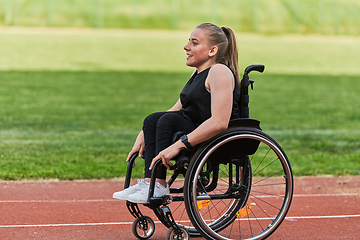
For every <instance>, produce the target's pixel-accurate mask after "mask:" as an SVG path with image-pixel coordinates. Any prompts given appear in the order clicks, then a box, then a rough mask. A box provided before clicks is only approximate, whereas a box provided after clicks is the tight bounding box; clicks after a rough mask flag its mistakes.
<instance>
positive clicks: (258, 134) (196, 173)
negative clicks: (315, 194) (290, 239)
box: [124, 65, 293, 239]
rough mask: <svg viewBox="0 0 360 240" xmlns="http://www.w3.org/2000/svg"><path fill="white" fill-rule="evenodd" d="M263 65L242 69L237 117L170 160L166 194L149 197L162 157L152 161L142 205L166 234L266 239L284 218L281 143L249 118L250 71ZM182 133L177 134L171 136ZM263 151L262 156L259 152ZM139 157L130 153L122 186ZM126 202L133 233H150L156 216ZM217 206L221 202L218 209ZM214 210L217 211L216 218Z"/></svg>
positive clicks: (286, 179) (287, 178) (289, 183)
mask: <svg viewBox="0 0 360 240" xmlns="http://www.w3.org/2000/svg"><path fill="white" fill-rule="evenodd" d="M264 68H265V67H264V65H250V66H248V67H247V68H246V69H245V71H244V75H243V78H242V80H241V86H240V91H241V93H240V101H239V106H240V118H239V119H235V120H231V121H230V123H229V127H228V129H227V130H226V131H224V132H222V133H220V134H218V135H216V136H214V137H213V138H211V139H209V140H207V141H206V142H205V143H203V144H200V145H198V146H196V147H195V148H194V149H192V150H187V149H183V150H182V151H181V153H180V154H179V155H178V156H177V157H176V158H175V159H174V160H176V163H175V164H174V166H173V167H172V170H174V172H173V174H172V176H171V177H170V179H169V181H168V185H169V186H170V195H168V196H163V197H153V195H154V186H155V179H156V173H157V168H158V166H160V164H161V160H158V161H157V162H156V163H155V165H154V167H153V170H152V175H151V181H150V187H149V195H148V202H147V204H144V206H146V207H148V208H150V209H152V210H153V211H154V213H155V215H156V216H157V218H158V219H159V220H160V221H161V222H162V223H163V224H164V225H165V226H166V227H167V228H169V231H168V234H167V239H189V238H190V236H200V235H201V236H203V237H205V238H207V239H265V238H267V237H268V236H270V235H271V234H272V233H273V232H274V231H275V230H276V229H277V228H278V227H279V226H280V224H281V222H282V221H283V220H284V219H285V216H286V214H287V212H288V210H289V208H290V204H291V200H292V195H293V176H292V170H291V166H290V163H289V160H288V159H287V156H286V154H285V152H284V151H283V150H282V148H281V147H280V145H279V144H278V143H277V142H276V141H275V140H274V139H272V138H271V137H270V136H268V135H267V134H265V133H263V132H262V131H261V128H260V122H259V121H258V120H255V119H250V118H249V106H248V104H249V94H248V88H249V86H251V88H252V89H253V83H254V81H252V80H250V79H249V73H250V72H252V71H257V72H260V73H262V72H263V71H264ZM182 134H183V133H176V134H175V135H174V141H175V140H177V139H178V138H179V137H180V136H181V135H182ZM263 153H264V156H263V155H261V156H260V157H258V156H257V155H259V154H263ZM137 157H138V153H135V154H133V155H132V156H131V158H130V161H129V163H128V168H127V174H126V179H125V185H124V189H126V188H128V187H129V186H130V181H131V173H132V166H133V163H134V161H135V159H136V158H137ZM268 157H269V159H270V160H267V159H268ZM180 174H181V175H183V176H184V178H185V180H184V184H183V186H182V187H180V188H175V187H172V185H173V183H174V182H175V180H176V179H177V178H178V176H179V175H180ZM259 176H260V177H259ZM174 194H178V195H174ZM176 202H178V203H179V206H181V205H182V203H184V205H185V209H186V213H187V216H188V218H189V219H188V220H186V221H182V220H181V218H182V216H183V214H184V211H185V210H183V213H182V214H181V217H180V220H175V218H178V217H179V216H178V215H176V216H175V215H174V214H173V213H172V211H171V210H170V207H169V206H168V205H170V204H171V203H176ZM126 205H127V208H128V210H129V212H130V213H131V214H132V215H133V216H134V218H135V221H134V223H133V227H132V231H133V234H134V235H135V236H136V237H137V238H139V239H148V238H150V237H151V236H152V235H153V233H154V231H155V224H154V221H153V220H152V219H151V218H150V217H148V216H144V215H143V214H142V213H141V211H140V208H139V206H138V204H136V203H131V202H128V201H127V202H126ZM218 206H222V207H221V209H220V207H219V209H220V210H219V209H217V207H218ZM210 207H211V209H210ZM178 208H179V207H178ZM222 208H223V210H222ZM175 210H177V208H176V209H175ZM212 215H218V216H217V217H215V219H214V217H213V216H212ZM186 224H188V226H186ZM252 224H253V225H252ZM230 225H231V228H230V230H229V228H228V227H229V226H230ZM234 226H235V227H234Z"/></svg>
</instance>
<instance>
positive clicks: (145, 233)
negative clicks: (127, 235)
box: [132, 216, 155, 239]
mask: <svg viewBox="0 0 360 240" xmlns="http://www.w3.org/2000/svg"><path fill="white" fill-rule="evenodd" d="M144 221H145V224H144V223H143V222H142V221H141V220H140V218H136V219H135V220H134V222H133V225H132V232H133V234H134V236H136V237H137V238H139V239H148V238H150V237H151V236H152V235H153V234H154V232H155V223H154V221H153V220H152V219H151V218H150V217H148V216H144Z"/></svg>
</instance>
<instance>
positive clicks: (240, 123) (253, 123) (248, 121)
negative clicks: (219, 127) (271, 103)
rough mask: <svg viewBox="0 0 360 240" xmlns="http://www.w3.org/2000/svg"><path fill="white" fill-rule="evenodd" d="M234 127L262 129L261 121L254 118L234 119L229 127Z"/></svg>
mask: <svg viewBox="0 0 360 240" xmlns="http://www.w3.org/2000/svg"><path fill="white" fill-rule="evenodd" d="M233 127H248V128H256V129H259V130H261V128H260V121H259V120H257V119H254V118H237V119H232V120H230V122H229V126H228V128H233Z"/></svg>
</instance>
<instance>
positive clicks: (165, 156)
mask: <svg viewBox="0 0 360 240" xmlns="http://www.w3.org/2000/svg"><path fill="white" fill-rule="evenodd" d="M183 147H185V146H184V144H183V143H182V142H181V141H180V140H179V141H177V142H175V143H174V144H173V145H170V146H169V147H167V148H165V149H164V150H162V151H161V152H159V154H158V155H157V156H156V157H154V158H153V160H152V162H151V165H150V167H149V170H152V168H153V167H154V164H155V163H156V161H157V160H159V159H161V160H162V164H164V165H165V167H166V168H167V169H170V166H173V164H172V163H171V162H170V160H171V159H172V158H173V157H175V156H176V155H178V154H179V153H180V150H181V149H182V148H183Z"/></svg>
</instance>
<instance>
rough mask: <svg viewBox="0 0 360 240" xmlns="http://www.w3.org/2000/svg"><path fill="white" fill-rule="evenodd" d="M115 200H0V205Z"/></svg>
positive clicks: (106, 200)
mask: <svg viewBox="0 0 360 240" xmlns="http://www.w3.org/2000/svg"><path fill="white" fill-rule="evenodd" d="M115 201H119V200H115V199H87V200H86V199H84V200H75V199H74V200H0V203H78V202H79V203H83V202H115Z"/></svg>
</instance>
